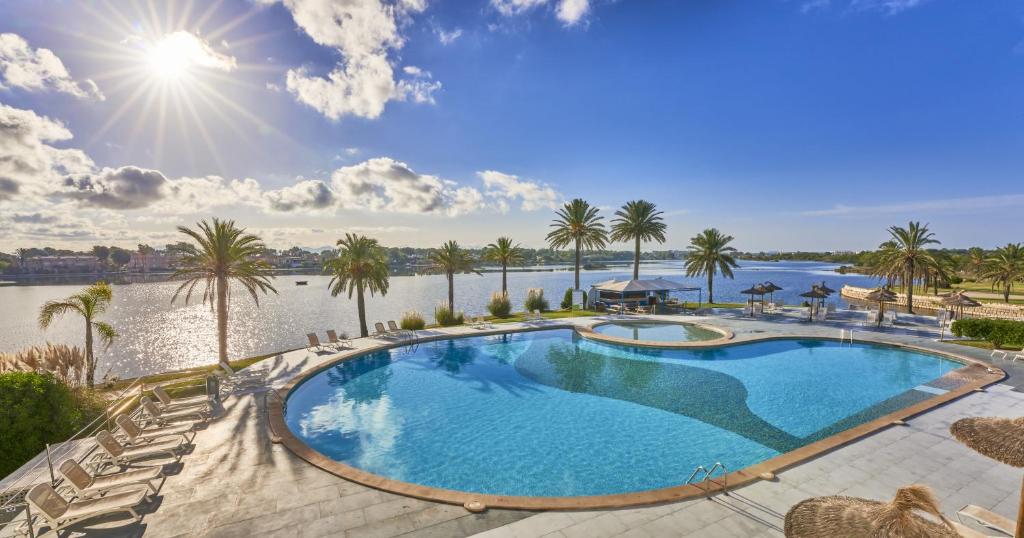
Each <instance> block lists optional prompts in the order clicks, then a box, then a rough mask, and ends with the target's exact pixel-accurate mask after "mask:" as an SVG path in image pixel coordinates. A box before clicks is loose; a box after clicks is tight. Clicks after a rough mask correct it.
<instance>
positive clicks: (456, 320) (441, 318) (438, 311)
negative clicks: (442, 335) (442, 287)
mask: <svg viewBox="0 0 1024 538" xmlns="http://www.w3.org/2000/svg"><path fill="white" fill-rule="evenodd" d="M434 319H436V320H437V324H438V325H440V326H442V327H451V326H452V325H462V322H463V321H464V316H463V315H462V312H452V311H451V310H450V309H449V308H448V305H446V304H442V305H438V306H437V308H435V309H434Z"/></svg>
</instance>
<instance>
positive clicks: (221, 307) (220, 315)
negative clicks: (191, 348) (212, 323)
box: [217, 276, 228, 364]
mask: <svg viewBox="0 0 1024 538" xmlns="http://www.w3.org/2000/svg"><path fill="white" fill-rule="evenodd" d="M217 359H218V360H219V361H220V362H221V364H227V363H228V279H227V278H225V277H223V276H218V277H217Z"/></svg>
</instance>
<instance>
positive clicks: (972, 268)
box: [963, 247, 988, 278]
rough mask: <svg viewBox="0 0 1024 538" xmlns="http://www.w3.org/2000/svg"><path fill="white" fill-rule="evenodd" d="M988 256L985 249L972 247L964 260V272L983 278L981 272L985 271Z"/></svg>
mask: <svg viewBox="0 0 1024 538" xmlns="http://www.w3.org/2000/svg"><path fill="white" fill-rule="evenodd" d="M987 260H988V257H987V256H986V255H985V250H984V249H982V248H980V247H971V248H969V249H967V255H966V259H965V261H964V268H963V269H964V272H966V273H967V274H968V275H971V276H973V277H975V278H981V273H982V272H983V271H984V268H985V262H986V261H987Z"/></svg>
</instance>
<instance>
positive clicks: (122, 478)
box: [60, 460, 163, 499]
mask: <svg viewBox="0 0 1024 538" xmlns="http://www.w3.org/2000/svg"><path fill="white" fill-rule="evenodd" d="M60 474H62V475H64V478H66V479H67V480H68V482H70V483H71V486H72V487H73V488H74V490H75V495H76V496H78V497H80V498H83V499H88V498H91V497H96V496H102V495H106V494H107V493H109V492H110V491H112V490H114V489H120V488H123V487H125V486H146V487H147V488H149V490H150V491H152V492H153V493H156V486H154V485H153V480H156V479H158V478H160V477H161V476H163V469H162V468H161V467H158V466H154V467H140V468H138V469H129V470H127V471H122V472H119V473H112V474H105V475H99V476H94V475H91V474H89V471H86V470H85V469H83V468H82V466H81V465H79V464H78V462H77V461H75V460H65V461H64V463H61V464H60ZM147 496H148V494H147Z"/></svg>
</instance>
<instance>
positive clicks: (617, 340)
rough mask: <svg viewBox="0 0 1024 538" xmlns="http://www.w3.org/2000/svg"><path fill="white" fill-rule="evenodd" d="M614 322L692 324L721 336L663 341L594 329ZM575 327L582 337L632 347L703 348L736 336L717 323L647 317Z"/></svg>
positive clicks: (727, 340)
mask: <svg viewBox="0 0 1024 538" xmlns="http://www.w3.org/2000/svg"><path fill="white" fill-rule="evenodd" d="M614 323H661V324H664V325H692V326H694V327H699V328H701V329H704V330H707V331H711V332H714V333H718V334H719V337H718V338H714V339H711V340H694V341H685V340H678V341H665V342H661V341H658V340H630V339H628V338H622V337H620V336H609V335H607V334H602V333H599V332H597V331H595V330H594V327H599V326H601V325H610V324H614ZM574 328H575V329H576V332H577V333H578V334H579V335H580V336H581V337H583V338H586V339H587V340H594V341H597V342H607V343H612V344H619V345H624V346H632V347H648V348H654V349H701V348H711V347H721V346H722V345H724V344H726V343H728V342H729V341H730V340H732V339H733V338H735V337H736V333H734V332H733V331H731V330H729V329H726V328H724V327H718V326H715V325H706V324H703V323H699V322H695V321H661V320H651V319H645V318H634V319H628V318H627V319H611V320H601V321H598V322H597V323H591V324H589V325H575V326H574Z"/></svg>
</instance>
